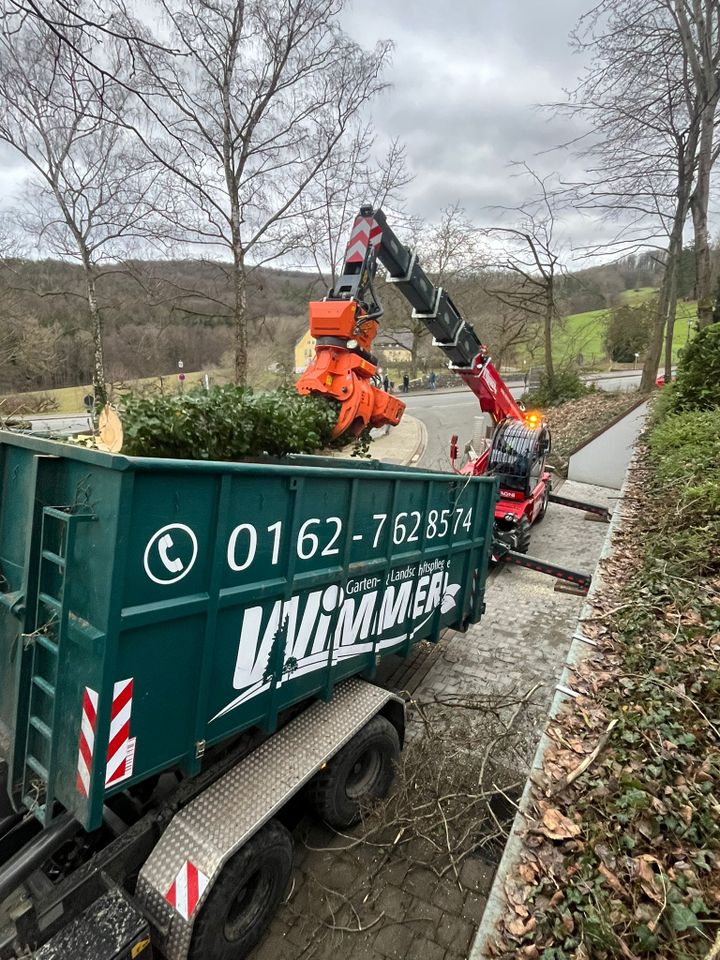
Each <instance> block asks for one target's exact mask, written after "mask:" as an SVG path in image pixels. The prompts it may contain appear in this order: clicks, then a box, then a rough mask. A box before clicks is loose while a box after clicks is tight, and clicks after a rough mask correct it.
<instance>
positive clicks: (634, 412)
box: [568, 400, 648, 490]
mask: <svg viewBox="0 0 720 960" xmlns="http://www.w3.org/2000/svg"><path fill="white" fill-rule="evenodd" d="M647 410H648V402H647V400H641V401H639V402H638V403H637V404H636V405H635V406H634V407H632V408H631V409H630V410H628V411H627V412H626V413H624V414H623V415H622V416H621V417H619V418H618V419H617V420H614V421H613V422H612V423H611V424H610V425H609V426H608V427H605V428H604V429H603V430H601V431H600V432H599V433H596V434H595V436H594V437H591V438H590V440H588V441H586V442H585V443H584V444H583V445H582V446H581V447H578V448H577V450H574V451H573V452H572V453H571V454H570V460H569V463H568V480H577V481H578V482H580V483H595V484H597V485H598V486H600V487H611V488H612V489H613V490H619V489H620V488H621V487H622V485H623V480H624V479H625V474H626V473H627V468H628V464H629V463H630V457H631V456H632V452H633V448H634V446H635V443H636V441H637V438H638V436H639V435H640V432H641V431H642V429H643V426H644V424H645V417H646V416H647Z"/></svg>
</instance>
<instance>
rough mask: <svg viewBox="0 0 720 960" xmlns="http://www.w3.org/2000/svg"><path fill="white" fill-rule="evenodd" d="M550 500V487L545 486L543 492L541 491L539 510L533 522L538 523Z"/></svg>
mask: <svg viewBox="0 0 720 960" xmlns="http://www.w3.org/2000/svg"><path fill="white" fill-rule="evenodd" d="M549 502H550V487H545V493H543V498H542V503H541V505H540V512H539V513H538V515H537V517H536V518H535V523H540V521H541V520H542V518H543V517H544V516H545V514H546V513H547V508H548V503H549Z"/></svg>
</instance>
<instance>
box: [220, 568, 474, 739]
mask: <svg viewBox="0 0 720 960" xmlns="http://www.w3.org/2000/svg"><path fill="white" fill-rule="evenodd" d="M448 575H449V574H448V561H447V560H446V559H438V560H433V561H427V562H425V563H421V564H414V565H411V566H408V567H404V568H399V569H396V570H392V571H391V572H390V573H389V574H388V576H387V579H386V581H385V582H384V583H383V581H382V579H381V578H380V577H377V576H370V577H365V578H363V579H358V580H350V581H348V583H347V584H346V587H345V590H344V591H343V590H342V589H341V588H340V587H339V586H337V585H335V584H332V585H330V586H327V587H324V588H322V589H320V590H313V591H311V592H310V593H308V594H307V595H305V596H304V604H303V602H302V601H303V596H302V595H296V596H293V597H291V598H290V599H289V600H276V601H275V602H274V603H273V604H272V606H270V607H269V609H267V608H266V607H263V606H259V605H258V606H255V607H248V608H247V609H246V610H245V611H244V613H243V622H242V627H241V630H240V642H239V644H238V652H237V658H236V661H235V672H234V675H233V687H234V688H235V689H236V690H239V691H241V693H240V694H239V696H237V697H235V698H234V699H233V700H232V701H231V702H230V703H228V704H227V705H226V706H225V707H223V709H222V710H220V711H219V712H218V713H217V714H216V715H215V716H214V717H213V718H212V719H213V720H216V719H217V718H218V717H222V716H224V714H226V713H228V712H229V711H230V710H233V709H234V708H235V707H238V706H240V704H242V703H245V702H246V701H247V700H250V699H251V698H252V697H256V696H258V695H259V694H261V693H263V692H264V691H265V690H267V689H269V687H270V685H271V683H272V680H273V676H272V673H273V669H276V666H275V665H276V664H277V646H276V645H277V643H278V642H280V643H282V642H283V641H284V655H283V661H282V664H283V665H282V676H281V677H280V678H279V679H278V685H280V684H282V683H284V682H287V681H288V680H291V679H292V678H294V677H299V676H302V675H303V674H306V673H310V672H311V671H313V670H319V669H321V668H322V667H325V666H327V665H328V660H329V657H330V655H331V653H332V660H331V663H332V664H336V663H339V662H340V661H342V660H346V659H347V658H349V657H355V656H358V655H359V654H363V653H368V652H369V651H371V650H372V649H373V644H374V642H375V638H376V637H380V640H379V642H378V643H377V649H380V650H381V649H386V648H388V647H393V646H395V645H397V644H399V643H401V642H402V641H404V640H407V638H408V634H409V635H410V636H411V637H412V636H414V635H415V634H416V633H417V632H418V631H419V630H420V629H421V628H422V627H423V626H424V625H425V624H426V623H427V622H428V620H430V618H431V617H432V615H433V614H434V613H435V611H436V610H437V609H438V607H440V608H441V611H442V612H443V613H445V612H447V611H448V610H451V609H452V608H453V606H455V595H456V594H457V592H458V590H459V589H460V585H459V584H449V583H448ZM418 621H419V622H418ZM398 627H401V628H402V629H401V632H399V633H398V632H393V631H396V630H397V628H398ZM388 632H390V636H386V634H387V633H388ZM274 651H275V652H274Z"/></svg>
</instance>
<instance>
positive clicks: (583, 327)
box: [535, 287, 697, 365]
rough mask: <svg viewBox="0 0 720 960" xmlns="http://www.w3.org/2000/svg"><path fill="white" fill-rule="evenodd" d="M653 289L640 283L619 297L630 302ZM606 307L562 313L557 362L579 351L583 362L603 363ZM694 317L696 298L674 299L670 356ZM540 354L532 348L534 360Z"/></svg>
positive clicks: (640, 298) (644, 295) (635, 301)
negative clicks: (534, 352) (675, 300)
mask: <svg viewBox="0 0 720 960" xmlns="http://www.w3.org/2000/svg"><path fill="white" fill-rule="evenodd" d="M655 292H656V291H655V290H654V289H653V288H652V287H641V288H640V289H639V290H626V291H625V293H624V294H623V300H625V301H626V302H627V303H630V304H636V303H640V302H642V301H643V300H646V299H647V298H648V297H650V296H652V295H653V294H654V293H655ZM606 316H607V311H606V310H588V311H587V312H586V313H575V314H572V315H571V316H569V317H566V318H565V320H564V321H563V328H562V330H560V331H558V332H557V333H556V335H555V344H554V349H553V354H554V357H555V360H556V361H557V362H562V361H563V360H568V359H570V358H571V357H575V356H577V355H578V354H582V356H583V362H584V363H585V364H586V365H593V364H603V363H604V362H605V360H606V357H605V347H604V345H603V341H604V337H605V318H606ZM696 318H697V302H696V301H687V302H681V303H678V306H677V311H676V314H675V331H674V337H673V356H674V357H675V358H676V357H677V352H678V350H680V349H681V348H682V347H683V346H685V343H686V342H687V338H688V329H689V323H688V321H693V320H695V319H696ZM539 359H540V356H539V354H538V353H537V352H536V354H535V360H539Z"/></svg>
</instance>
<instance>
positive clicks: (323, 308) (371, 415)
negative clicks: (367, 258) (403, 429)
mask: <svg viewBox="0 0 720 960" xmlns="http://www.w3.org/2000/svg"><path fill="white" fill-rule="evenodd" d="M309 313H310V334H311V335H312V336H313V337H314V338H315V340H316V347H315V359H314V360H313V361H312V362H311V363H310V366H309V367H308V368H307V370H305V372H304V373H303V374H302V375H301V377H300V379H299V380H298V382H297V384H296V389H297V391H298V393H301V394H313V395H315V396H326V397H329V398H331V399H333V400H337V401H338V402H339V403H340V412H339V415H338V421H337V424H336V425H335V429H334V430H333V436H334V437H339V436H341V435H342V434H343V433H346V432H350V433H352V434H354V435H355V436H359V435H360V434H361V433H362V431H363V430H364V429H365V428H366V427H382V426H385V424H391V425H393V426H394V425H396V424H398V423H399V422H400V419H401V417H402V415H403V411H404V410H405V404H404V403H402V402H401V401H400V400H398V399H396V398H395V397H393V396H392V395H391V394H389V393H386V392H385V391H384V390H381V389H380V388H379V387H376V386H375V384H374V383H372V378H373V377H374V376H375V375H376V373H377V361H376V359H375V357H373V356H372V354H371V353H370V347H371V346H372V343H373V340H374V339H375V336H376V334H377V329H378V323H377V320H375V319H371V318H369V317H368V316H367V315H363V313H362V312H361V310H360V306H359V304H358V303H357V302H356V301H355V300H320V301H314V302H312V303H310V310H309Z"/></svg>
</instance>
